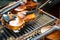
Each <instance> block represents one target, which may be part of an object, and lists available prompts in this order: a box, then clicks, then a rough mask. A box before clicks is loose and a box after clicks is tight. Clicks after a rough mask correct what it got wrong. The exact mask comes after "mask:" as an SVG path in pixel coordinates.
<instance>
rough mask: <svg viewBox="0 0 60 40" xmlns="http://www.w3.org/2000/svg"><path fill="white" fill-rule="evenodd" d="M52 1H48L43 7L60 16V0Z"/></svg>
mask: <svg viewBox="0 0 60 40" xmlns="http://www.w3.org/2000/svg"><path fill="white" fill-rule="evenodd" d="M51 1H52V2H51V3H48V4H47V5H46V6H44V7H43V10H44V11H46V12H48V13H50V14H52V15H54V16H56V17H58V18H60V0H51Z"/></svg>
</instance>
